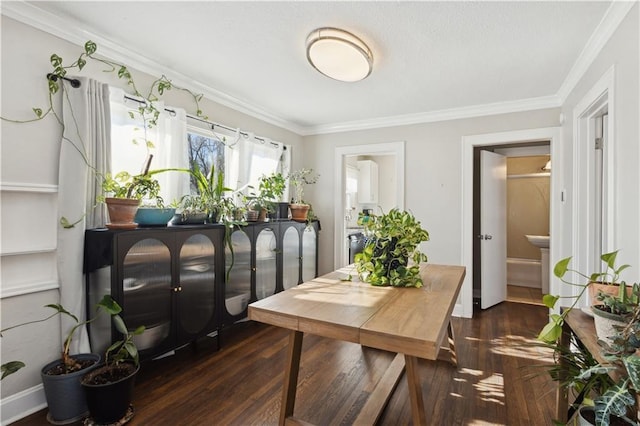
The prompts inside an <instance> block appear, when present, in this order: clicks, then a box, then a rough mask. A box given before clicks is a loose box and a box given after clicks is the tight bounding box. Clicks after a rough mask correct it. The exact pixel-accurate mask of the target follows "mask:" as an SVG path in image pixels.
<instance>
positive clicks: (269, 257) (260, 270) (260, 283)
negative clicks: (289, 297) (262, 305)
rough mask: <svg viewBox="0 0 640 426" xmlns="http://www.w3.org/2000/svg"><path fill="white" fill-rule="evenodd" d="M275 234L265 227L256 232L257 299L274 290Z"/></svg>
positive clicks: (268, 294)
mask: <svg viewBox="0 0 640 426" xmlns="http://www.w3.org/2000/svg"><path fill="white" fill-rule="evenodd" d="M276 248H277V245H276V236H275V233H274V232H273V230H271V229H270V228H265V229H263V230H262V231H260V233H259V234H258V237H257V238H256V243H255V249H256V297H257V299H258V300H260V299H264V298H265V297H267V296H271V295H272V294H274V293H275V292H276Z"/></svg>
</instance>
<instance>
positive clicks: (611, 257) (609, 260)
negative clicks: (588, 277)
mask: <svg viewBox="0 0 640 426" xmlns="http://www.w3.org/2000/svg"><path fill="white" fill-rule="evenodd" d="M616 256H618V250H616V251H612V252H611V253H605V254H603V255H602V256H600V259H602V261H603V262H604V263H606V264H607V267H609V269H615V264H616Z"/></svg>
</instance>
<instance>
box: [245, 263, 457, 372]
mask: <svg viewBox="0 0 640 426" xmlns="http://www.w3.org/2000/svg"><path fill="white" fill-rule="evenodd" d="M420 273H421V275H422V279H423V281H424V287H422V288H396V287H375V286H372V285H370V284H368V283H363V282H359V281H358V279H357V274H356V272H355V269H354V268H353V267H352V266H348V267H345V268H342V269H339V270H337V271H334V272H331V273H329V274H326V275H323V276H321V277H318V278H315V279H313V280H311V281H308V282H306V283H304V284H300V285H299V286H297V287H294V288H291V289H289V290H286V291H283V292H281V293H277V294H274V295H273V296H270V297H267V298H265V299H262V300H259V301H257V302H254V303H252V304H250V305H249V319H251V320H254V321H259V322H263V323H266V324H272V325H276V326H279V327H283V328H287V329H290V330H295V331H301V332H303V333H311V334H315V335H319V336H324V337H329V338H333V339H338V340H344V341H348V342H354V343H359V344H362V345H364V346H369V347H374V348H378V349H384V350H388V351H392V352H397V353H403V354H407V355H412V356H417V357H420V358H426V359H431V360H434V359H436V358H437V356H438V352H439V349H440V346H441V344H442V341H443V339H444V337H445V335H446V331H447V326H448V324H449V319H450V317H451V312H452V311H453V307H454V306H455V302H456V299H457V297H458V293H459V291H460V288H461V286H462V281H463V279H464V276H465V268H464V267H462V266H452V265H433V264H428V263H424V264H422V265H420ZM350 274H351V275H353V280H352V281H343V280H344V279H346V277H348V276H349V275H350Z"/></svg>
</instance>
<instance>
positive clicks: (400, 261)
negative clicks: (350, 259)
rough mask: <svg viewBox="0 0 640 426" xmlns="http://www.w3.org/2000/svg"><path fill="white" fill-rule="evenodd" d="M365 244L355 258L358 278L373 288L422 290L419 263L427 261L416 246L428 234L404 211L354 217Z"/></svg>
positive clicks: (427, 236) (395, 210) (426, 238)
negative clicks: (414, 288)
mask: <svg viewBox="0 0 640 426" xmlns="http://www.w3.org/2000/svg"><path fill="white" fill-rule="evenodd" d="M358 224H359V225H362V226H363V227H364V230H363V232H364V234H365V235H366V237H367V243H366V244H365V247H364V250H363V251H362V252H361V253H358V254H357V255H356V256H355V265H356V270H357V271H358V275H359V276H360V279H362V280H363V281H366V282H369V283H371V284H372V285H377V286H395V287H422V278H421V277H420V263H421V262H426V261H427V256H426V254H424V253H422V252H421V251H420V249H419V245H420V243H421V242H422V241H429V233H428V232H427V231H426V230H425V229H423V228H422V226H421V224H420V222H419V221H418V220H416V218H415V217H414V216H413V215H412V214H411V213H409V212H407V211H402V210H399V209H392V210H390V211H389V213H387V214H382V215H369V216H364V215H363V214H362V213H361V214H360V216H359V217H358Z"/></svg>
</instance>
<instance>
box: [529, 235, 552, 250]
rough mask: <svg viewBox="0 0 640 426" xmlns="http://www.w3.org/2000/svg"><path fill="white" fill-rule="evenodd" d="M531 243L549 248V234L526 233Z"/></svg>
mask: <svg viewBox="0 0 640 426" xmlns="http://www.w3.org/2000/svg"><path fill="white" fill-rule="evenodd" d="M525 237H527V240H529V242H530V243H531V244H533V245H534V246H536V247H539V248H549V236H548V235H525Z"/></svg>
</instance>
